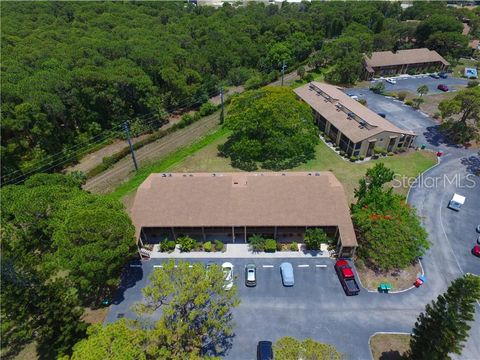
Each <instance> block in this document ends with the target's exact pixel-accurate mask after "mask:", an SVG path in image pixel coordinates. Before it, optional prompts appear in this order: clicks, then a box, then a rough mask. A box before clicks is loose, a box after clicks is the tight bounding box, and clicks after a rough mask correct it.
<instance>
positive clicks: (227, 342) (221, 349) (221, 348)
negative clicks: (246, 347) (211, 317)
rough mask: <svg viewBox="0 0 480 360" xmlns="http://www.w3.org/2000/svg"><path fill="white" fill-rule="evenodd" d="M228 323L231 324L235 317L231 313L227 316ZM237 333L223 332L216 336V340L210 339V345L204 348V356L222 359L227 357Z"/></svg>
mask: <svg viewBox="0 0 480 360" xmlns="http://www.w3.org/2000/svg"><path fill="white" fill-rule="evenodd" d="M226 318H227V321H229V322H231V321H232V318H233V315H232V313H231V312H230V313H229V314H228V315H226ZM234 337H235V333H234V332H232V333H231V334H230V333H228V332H226V331H221V333H219V334H215V336H214V338H212V339H210V341H208V343H207V344H206V345H205V346H204V347H203V354H204V355H206V356H209V357H220V356H222V357H223V356H225V355H227V353H228V351H230V349H231V348H232V345H233V338H234Z"/></svg>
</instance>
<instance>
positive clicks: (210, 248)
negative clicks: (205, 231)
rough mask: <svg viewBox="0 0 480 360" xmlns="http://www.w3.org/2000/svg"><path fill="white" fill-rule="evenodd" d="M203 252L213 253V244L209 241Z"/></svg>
mask: <svg viewBox="0 0 480 360" xmlns="http://www.w3.org/2000/svg"><path fill="white" fill-rule="evenodd" d="M203 250H204V251H206V252H210V251H212V243H211V242H210V241H207V242H206V243H204V244H203Z"/></svg>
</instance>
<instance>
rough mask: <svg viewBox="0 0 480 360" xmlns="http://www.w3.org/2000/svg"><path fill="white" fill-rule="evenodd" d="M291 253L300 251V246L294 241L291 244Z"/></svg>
mask: <svg viewBox="0 0 480 360" xmlns="http://www.w3.org/2000/svg"><path fill="white" fill-rule="evenodd" d="M290 250H291V251H298V244H297V243H296V242H295V241H294V242H292V243H291V244H290Z"/></svg>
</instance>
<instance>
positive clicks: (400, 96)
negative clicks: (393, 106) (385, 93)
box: [397, 91, 407, 101]
mask: <svg viewBox="0 0 480 360" xmlns="http://www.w3.org/2000/svg"><path fill="white" fill-rule="evenodd" d="M406 98H407V93H406V92H405V91H400V92H399V93H398V94H397V99H398V100H400V101H403V100H405V99H406Z"/></svg>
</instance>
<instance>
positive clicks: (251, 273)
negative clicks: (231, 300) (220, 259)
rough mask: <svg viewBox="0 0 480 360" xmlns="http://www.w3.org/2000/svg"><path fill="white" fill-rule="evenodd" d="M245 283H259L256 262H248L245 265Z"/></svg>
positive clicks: (252, 284)
mask: <svg viewBox="0 0 480 360" xmlns="http://www.w3.org/2000/svg"><path fill="white" fill-rule="evenodd" d="M245 285H246V286H256V285H257V267H256V266H255V264H248V265H247V266H245Z"/></svg>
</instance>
